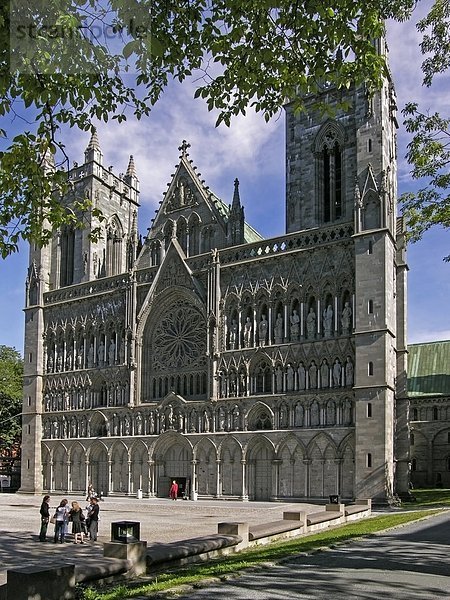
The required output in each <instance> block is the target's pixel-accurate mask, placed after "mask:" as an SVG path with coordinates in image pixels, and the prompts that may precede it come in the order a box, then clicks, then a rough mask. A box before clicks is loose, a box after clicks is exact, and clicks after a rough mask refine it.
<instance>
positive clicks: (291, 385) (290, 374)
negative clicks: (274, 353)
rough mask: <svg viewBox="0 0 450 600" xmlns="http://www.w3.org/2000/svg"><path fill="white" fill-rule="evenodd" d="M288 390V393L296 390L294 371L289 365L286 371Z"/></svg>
mask: <svg viewBox="0 0 450 600" xmlns="http://www.w3.org/2000/svg"><path fill="white" fill-rule="evenodd" d="M286 388H287V391H288V392H292V390H293V389H294V369H293V368H292V365H291V364H288V366H287V370H286Z"/></svg>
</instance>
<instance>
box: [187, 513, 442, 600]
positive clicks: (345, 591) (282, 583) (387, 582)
mask: <svg viewBox="0 0 450 600" xmlns="http://www.w3.org/2000/svg"><path fill="white" fill-rule="evenodd" d="M216 597H223V598H227V600H281V599H283V600H289V599H291V598H292V599H294V598H295V600H330V599H331V600H379V599H383V598H386V599H392V600H433V599H439V600H449V599H450V511H446V513H445V514H444V515H439V516H436V517H431V518H429V519H426V520H424V521H420V522H418V523H411V524H409V525H405V526H402V527H399V528H396V529H393V530H390V531H388V532H386V533H382V534H379V535H376V536H373V537H370V538H365V539H363V540H360V541H355V542H350V543H348V544H346V545H344V546H341V547H339V548H337V549H330V550H327V551H323V552H318V553H314V554H311V555H309V556H296V557H291V558H289V560H286V561H284V562H283V564H280V565H276V566H273V567H271V568H267V569H263V570H260V571H258V572H256V573H251V574H244V575H241V576H238V577H237V578H236V579H232V580H229V581H226V582H223V583H220V584H217V585H209V586H207V587H206V588H205V589H202V590H199V591H195V592H191V593H188V594H185V595H181V594H180V595H178V596H177V598H178V599H179V600H210V599H211V598H216Z"/></svg>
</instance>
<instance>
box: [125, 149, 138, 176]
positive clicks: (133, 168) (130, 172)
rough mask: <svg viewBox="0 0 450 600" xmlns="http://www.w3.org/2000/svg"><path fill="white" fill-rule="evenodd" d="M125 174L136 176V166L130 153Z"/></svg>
mask: <svg viewBox="0 0 450 600" xmlns="http://www.w3.org/2000/svg"><path fill="white" fill-rule="evenodd" d="M126 176H127V177H137V173H136V166H135V164H134V158H133V155H132V154H130V160H129V162H128V168H127V172H126Z"/></svg>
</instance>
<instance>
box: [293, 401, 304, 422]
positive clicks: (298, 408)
mask: <svg viewBox="0 0 450 600" xmlns="http://www.w3.org/2000/svg"><path fill="white" fill-rule="evenodd" d="M303 412H304V411H303V406H302V405H301V404H300V402H297V404H296V405H295V426H296V427H303Z"/></svg>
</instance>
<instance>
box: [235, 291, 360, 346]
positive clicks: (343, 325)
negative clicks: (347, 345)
mask: <svg viewBox="0 0 450 600" xmlns="http://www.w3.org/2000/svg"><path fill="white" fill-rule="evenodd" d="M270 321H272V319H270ZM228 323H229V325H228V336H227V337H228V340H227V348H228V349H229V350H236V349H238V348H242V347H243V348H251V347H254V346H266V345H272V344H282V343H284V342H289V341H290V342H295V341H299V340H300V339H307V340H311V341H312V340H316V339H319V338H321V337H322V338H330V337H333V336H334V335H335V334H337V333H338V332H339V331H340V333H341V334H342V335H348V334H349V333H350V332H351V330H352V309H351V306H350V302H349V301H345V302H344V307H343V309H342V311H341V313H340V318H339V325H338V322H337V319H335V314H334V309H333V306H332V304H331V303H330V302H329V303H328V304H327V305H326V306H325V308H324V309H323V311H322V320H321V322H320V321H319V320H318V318H317V314H316V310H315V307H314V303H313V304H311V305H310V306H309V310H308V312H307V313H306V316H305V317H304V323H302V322H301V317H300V315H299V314H298V310H297V309H296V308H294V309H293V310H292V312H291V314H290V316H289V317H288V320H287V323H286V322H285V319H284V317H283V312H282V311H278V312H277V315H276V318H275V319H274V322H273V323H272V324H270V323H269V321H268V320H267V315H266V313H265V312H263V313H262V314H261V317H260V319H259V321H258V322H256V320H255V319H254V318H252V317H251V316H250V315H247V316H246V317H245V318H239V317H238V315H237V314H236V311H235V312H234V313H233V314H232V315H231V316H230V317H229V319H228Z"/></svg>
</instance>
